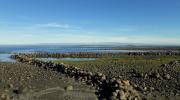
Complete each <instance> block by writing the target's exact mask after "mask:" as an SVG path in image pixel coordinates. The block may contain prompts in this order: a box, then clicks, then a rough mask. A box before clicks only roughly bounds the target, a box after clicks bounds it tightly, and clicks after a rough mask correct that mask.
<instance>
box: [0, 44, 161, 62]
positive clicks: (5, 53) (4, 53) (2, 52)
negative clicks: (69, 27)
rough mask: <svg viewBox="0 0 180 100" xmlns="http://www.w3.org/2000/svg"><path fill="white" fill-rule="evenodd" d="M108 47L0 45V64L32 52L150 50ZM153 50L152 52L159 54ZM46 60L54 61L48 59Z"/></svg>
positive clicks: (75, 59)
mask: <svg viewBox="0 0 180 100" xmlns="http://www.w3.org/2000/svg"><path fill="white" fill-rule="evenodd" d="M109 49H110V47H103V46H74V45H72V46H71V45H32V46H30V45H29V46H22V45H21V46H19V45H13V46H10V45H0V62H14V60H12V59H11V58H10V56H11V54H12V53H34V52H48V53H71V52H111V53H117V52H123V53H125V52H149V51H150V50H109ZM159 51H160V50H154V51H152V52H159ZM48 60H54V58H53V59H51V58H49V59H48ZM60 60H68V61H80V60H94V59H79V58H78V59H77V58H62V59H60Z"/></svg>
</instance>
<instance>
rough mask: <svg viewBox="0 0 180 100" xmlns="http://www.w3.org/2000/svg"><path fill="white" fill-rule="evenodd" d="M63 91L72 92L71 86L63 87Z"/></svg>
mask: <svg viewBox="0 0 180 100" xmlns="http://www.w3.org/2000/svg"><path fill="white" fill-rule="evenodd" d="M65 90H66V91H72V90H73V86H72V85H69V86H67V87H65Z"/></svg>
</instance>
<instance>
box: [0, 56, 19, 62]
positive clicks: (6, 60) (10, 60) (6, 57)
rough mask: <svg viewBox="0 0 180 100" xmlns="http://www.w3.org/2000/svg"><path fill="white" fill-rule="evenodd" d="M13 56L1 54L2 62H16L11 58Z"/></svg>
mask: <svg viewBox="0 0 180 100" xmlns="http://www.w3.org/2000/svg"><path fill="white" fill-rule="evenodd" d="M10 56H11V54H0V62H16V61H15V60H13V59H11V58H10Z"/></svg>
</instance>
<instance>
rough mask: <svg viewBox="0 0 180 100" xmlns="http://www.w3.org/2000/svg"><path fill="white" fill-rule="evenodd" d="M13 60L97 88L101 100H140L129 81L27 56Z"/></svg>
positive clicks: (16, 57)
mask: <svg viewBox="0 0 180 100" xmlns="http://www.w3.org/2000/svg"><path fill="white" fill-rule="evenodd" d="M12 58H14V59H16V60H17V61H18V62H22V63H28V64H31V65H35V66H38V67H43V68H45V69H48V68H50V69H53V70H56V71H58V72H61V73H63V74H65V75H67V76H68V77H73V78H75V79H77V80H80V81H83V82H86V83H87V84H88V85H92V86H94V87H96V88H97V90H98V92H97V95H98V97H99V98H100V99H108V100H109V99H110V100H140V99H141V98H140V95H139V92H138V91H136V89H135V87H134V86H133V85H131V84H130V82H129V81H128V80H122V81H121V80H118V79H115V78H108V77H107V76H106V75H104V74H102V73H99V72H97V73H92V72H89V71H85V70H82V69H80V68H77V67H72V66H69V65H65V64H59V63H52V62H43V61H40V60H37V59H32V58H29V56H26V55H13V56H12Z"/></svg>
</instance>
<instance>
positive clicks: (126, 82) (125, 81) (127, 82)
mask: <svg viewBox="0 0 180 100" xmlns="http://www.w3.org/2000/svg"><path fill="white" fill-rule="evenodd" d="M122 83H123V84H124V85H127V86H128V85H130V83H129V80H123V81H122Z"/></svg>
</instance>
